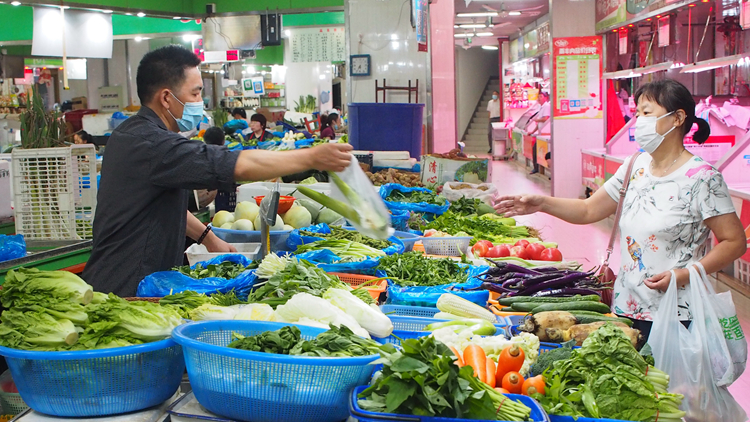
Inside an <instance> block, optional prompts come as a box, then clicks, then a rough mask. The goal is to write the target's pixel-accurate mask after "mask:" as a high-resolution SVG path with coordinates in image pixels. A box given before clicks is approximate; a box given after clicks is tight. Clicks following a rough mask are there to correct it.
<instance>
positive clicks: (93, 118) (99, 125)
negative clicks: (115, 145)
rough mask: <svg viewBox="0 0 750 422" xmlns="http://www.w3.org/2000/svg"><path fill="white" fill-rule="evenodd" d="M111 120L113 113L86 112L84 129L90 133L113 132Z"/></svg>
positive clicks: (101, 134) (98, 134) (83, 121)
mask: <svg viewBox="0 0 750 422" xmlns="http://www.w3.org/2000/svg"><path fill="white" fill-rule="evenodd" d="M110 120H112V113H100V114H86V115H84V116H83V119H82V120H81V122H82V123H83V130H85V131H86V132H88V133H89V134H90V135H92V136H104V135H106V134H108V133H112V128H111V127H110V123H109V122H110Z"/></svg>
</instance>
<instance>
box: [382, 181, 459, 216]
mask: <svg viewBox="0 0 750 422" xmlns="http://www.w3.org/2000/svg"><path fill="white" fill-rule="evenodd" d="M394 190H397V191H399V192H403V193H408V192H415V191H421V192H432V191H431V190H429V189H427V188H407V187H406V186H403V185H399V184H398V183H387V184H385V185H383V186H381V187H380V197H381V198H383V201H385V204H386V205H387V206H388V209H389V210H391V211H414V212H427V213H432V214H435V215H442V214H444V213H445V212H446V211H448V208H450V206H451V204H450V203H449V202H448V201H447V200H446V201H445V205H435V204H428V203H426V202H417V203H412V202H392V201H389V200H387V199H386V198H387V197H388V195H390V194H391V192H393V191H394Z"/></svg>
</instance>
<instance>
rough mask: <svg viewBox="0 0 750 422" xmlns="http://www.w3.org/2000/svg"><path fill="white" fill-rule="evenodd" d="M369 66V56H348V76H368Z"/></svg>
mask: <svg viewBox="0 0 750 422" xmlns="http://www.w3.org/2000/svg"><path fill="white" fill-rule="evenodd" d="M370 64H371V60H370V55H369V54H355V55H352V56H349V69H350V70H349V74H350V75H352V76H370Z"/></svg>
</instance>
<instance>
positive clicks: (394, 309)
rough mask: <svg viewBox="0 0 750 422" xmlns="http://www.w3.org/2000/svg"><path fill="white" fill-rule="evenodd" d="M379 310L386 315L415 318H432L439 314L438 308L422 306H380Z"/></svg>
mask: <svg viewBox="0 0 750 422" xmlns="http://www.w3.org/2000/svg"><path fill="white" fill-rule="evenodd" d="M380 310H381V311H383V313H384V314H386V315H389V316H390V315H399V316H415V317H425V318H432V317H434V316H435V314H436V313H438V312H440V309H438V308H430V307H424V306H406V305H381V306H380Z"/></svg>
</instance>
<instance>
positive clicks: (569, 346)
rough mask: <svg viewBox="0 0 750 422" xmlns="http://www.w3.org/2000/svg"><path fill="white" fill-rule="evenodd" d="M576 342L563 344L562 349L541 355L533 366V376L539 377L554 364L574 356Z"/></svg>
mask: <svg viewBox="0 0 750 422" xmlns="http://www.w3.org/2000/svg"><path fill="white" fill-rule="evenodd" d="M575 344H576V342H575V340H571V341H568V342H566V343H563V344H562V347H560V348H558V349H552V350H550V351H548V352H544V353H541V354H540V355H539V358H538V359H537V360H536V362H534V364H533V365H531V375H532V376H537V375H541V374H542V373H544V371H546V370H547V368H549V367H550V366H552V364H553V363H555V362H557V361H558V360H565V359H570V357H571V356H572V355H573V346H575Z"/></svg>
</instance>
